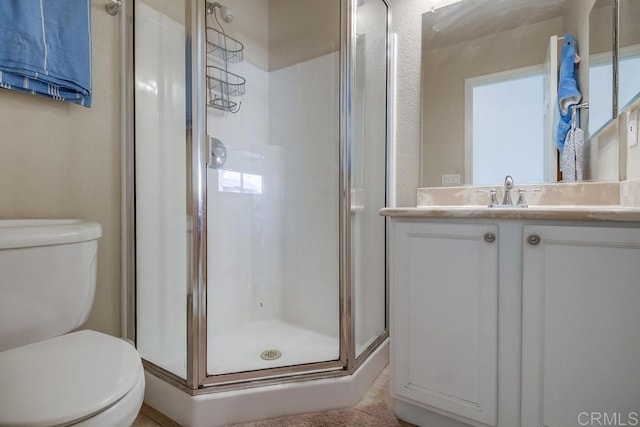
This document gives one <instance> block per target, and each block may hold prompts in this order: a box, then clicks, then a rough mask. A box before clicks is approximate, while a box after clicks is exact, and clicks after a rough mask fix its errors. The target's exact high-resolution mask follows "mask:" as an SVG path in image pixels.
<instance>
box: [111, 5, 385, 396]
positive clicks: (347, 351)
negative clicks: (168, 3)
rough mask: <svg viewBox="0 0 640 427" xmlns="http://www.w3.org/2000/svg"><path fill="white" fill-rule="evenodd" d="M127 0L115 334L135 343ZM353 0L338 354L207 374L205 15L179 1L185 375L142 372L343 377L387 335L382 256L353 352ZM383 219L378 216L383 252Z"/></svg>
mask: <svg viewBox="0 0 640 427" xmlns="http://www.w3.org/2000/svg"><path fill="white" fill-rule="evenodd" d="M380 1H381V2H382V3H384V5H385V6H386V10H387V17H386V59H387V61H386V62H387V63H386V70H385V71H386V117H385V119H386V126H385V128H386V134H385V144H386V146H385V153H386V156H385V157H386V158H385V169H386V171H387V172H388V171H390V170H391V167H390V164H389V162H390V160H391V156H390V153H391V148H390V140H391V135H390V133H389V130H390V127H391V120H392V114H391V104H390V99H391V93H392V86H391V79H390V76H391V72H392V70H391V57H392V55H391V54H392V52H391V42H390V39H391V6H390V4H389V1H388V0H380ZM133 2H134V0H126V1H125V2H124V6H125V7H124V8H123V12H124V13H123V21H124V22H123V28H124V31H123V37H122V48H123V62H124V64H125V67H124V71H123V82H124V84H123V102H122V107H123V123H124V126H123V147H122V148H123V149H122V161H123V182H122V190H123V196H122V202H123V209H122V222H123V225H122V251H123V253H122V282H123V292H122V307H123V313H124V315H123V316H122V328H121V329H122V334H123V336H125V337H127V338H129V339H131V340H133V341H134V342H135V341H136V255H135V253H136V242H135V97H134V88H135V69H134V59H135V58H134V52H133V45H134V28H133V27H134V7H133ZM356 2H357V0H340V8H341V10H340V21H341V23H340V101H339V105H340V132H339V151H340V180H339V182H340V185H339V186H340V195H339V197H340V200H339V210H340V227H339V228H340V230H339V241H340V248H339V267H340V268H339V270H340V272H339V284H338V286H339V295H340V300H339V313H340V314H339V316H340V319H339V325H340V343H339V346H340V349H339V358H338V359H337V360H332V361H323V362H312V363H305V364H299V365H292V366H283V367H275V368H266V369H259V370H251V371H244V372H237V373H228V374H218V375H208V374H207V306H206V304H207V303H206V301H207V294H206V292H207V286H206V283H207V276H206V275H207V265H206V262H207V247H206V243H207V234H206V233H207V188H206V187H207V185H206V174H207V164H206V159H207V158H208V153H207V148H208V147H207V143H206V108H207V107H206V90H204V88H205V87H206V85H205V69H206V68H205V67H206V46H205V45H206V40H205V39H204V37H205V33H204V31H199V30H200V29H204V28H205V16H206V1H205V0H185V8H186V10H185V37H186V40H185V41H186V44H185V45H186V46H187V51H186V52H185V53H186V58H187V60H186V68H187V70H186V71H187V74H186V75H187V82H186V87H185V89H186V90H185V93H186V94H187V100H190V101H191V103H190V105H188V107H187V114H188V112H189V111H191V113H192V115H191V116H190V117H189V116H188V117H187V118H186V120H187V127H186V135H185V137H186V147H187V156H186V157H187V200H186V214H187V218H188V227H187V230H188V234H187V262H188V273H187V275H188V277H187V295H186V297H187V298H186V301H187V334H186V336H187V342H186V343H185V346H186V353H187V358H186V360H187V374H186V378H181V377H180V376H178V375H176V374H174V373H172V372H170V371H168V370H166V369H164V368H162V367H160V366H158V365H156V364H154V363H153V362H151V361H148V360H146V359H143V365H144V367H145V369H147V370H148V371H149V372H150V373H152V374H154V375H155V376H158V377H159V378H161V379H163V380H165V381H167V382H169V383H170V384H172V385H174V386H176V387H178V388H180V389H181V390H183V391H185V392H187V393H189V394H192V395H197V394H203V393H212V392H217V391H226V390H234V389H243V388H250V387H257V386H264V385H269V384H276V383H283V382H293V381H308V380H311V379H319V378H328V377H338V376H345V375H351V374H353V373H354V371H355V370H356V369H357V368H358V367H359V366H360V365H361V364H362V363H363V362H364V361H365V360H366V359H367V358H368V357H369V356H370V355H371V354H372V353H373V352H374V351H375V350H376V349H377V348H378V347H379V346H380V345H381V344H382V343H383V342H384V341H385V340H386V339H387V338H388V336H389V332H388V331H389V313H388V306H389V289H388V286H389V280H388V275H389V271H388V270H389V269H388V260H387V259H386V258H387V257H386V255H385V295H386V298H385V307H384V309H385V328H384V331H383V332H382V334H380V335H379V336H378V337H377V338H376V339H375V340H374V341H373V342H372V343H371V344H370V345H369V346H368V347H367V349H365V350H364V351H363V352H362V353H361V354H360V355H359V356H358V357H356V346H355V324H354V310H355V307H354V301H353V298H352V294H353V288H354V283H353V281H352V280H351V277H352V275H351V274H352V272H351V261H352V260H351V249H352V248H351V154H350V153H351V148H352V142H353V126H352V115H351V113H352V111H351V109H352V101H353V82H354V78H355V70H354V64H355V46H356V33H355V24H356V13H354V11H356V10H357V6H356ZM386 182H387V183H386V186H385V200H386V204H387V205H388V204H389V202H390V197H389V195H390V182H391V181H390V180H389V179H388V178H387V179H386ZM387 229H388V221H387V220H385V254H386V253H387V243H386V240H387V237H386V236H387V232H388V231H387Z"/></svg>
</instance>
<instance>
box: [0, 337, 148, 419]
mask: <svg viewBox="0 0 640 427" xmlns="http://www.w3.org/2000/svg"><path fill="white" fill-rule="evenodd" d="M0 384H2V387H0V426H2V427H4V426H31V427H40V426H51V425H73V424H78V423H79V425H87V426H88V425H92V423H91V420H92V419H93V418H96V420H97V419H98V417H100V416H101V415H103V414H101V413H102V412H104V415H108V413H109V411H110V413H111V414H112V415H113V414H114V412H115V413H117V412H118V411H119V409H118V408H119V407H121V406H129V407H132V405H135V404H137V405H138V408H139V405H140V404H141V403H142V395H143V391H144V371H143V368H142V363H141V361H140V355H139V354H138V352H137V351H136V350H135V348H134V347H133V346H131V345H130V344H129V343H127V342H126V341H123V340H121V339H118V338H115V337H112V336H109V335H105V334H101V333H99V332H95V331H79V332H73V333H70V334H66V335H62V336H59V337H55V338H51V339H48V340H44V341H40V342H36V343H33V344H29V345H26V346H23V347H17V348H14V349H11V350H7V351H5V352H2V353H0ZM135 412H136V413H137V409H135ZM94 425H98V424H94ZM102 425H106V424H102Z"/></svg>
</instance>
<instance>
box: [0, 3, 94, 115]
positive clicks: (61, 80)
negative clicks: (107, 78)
mask: <svg viewBox="0 0 640 427" xmlns="http://www.w3.org/2000/svg"><path fill="white" fill-rule="evenodd" d="M90 6H91V3H90V0H56V1H53V0H0V87H3V88H5V89H13V90H17V91H20V92H27V93H32V94H38V95H43V96H47V97H49V98H53V99H58V100H63V101H69V102H73V103H74V104H80V105H84V106H85V107H90V106H91V9H90Z"/></svg>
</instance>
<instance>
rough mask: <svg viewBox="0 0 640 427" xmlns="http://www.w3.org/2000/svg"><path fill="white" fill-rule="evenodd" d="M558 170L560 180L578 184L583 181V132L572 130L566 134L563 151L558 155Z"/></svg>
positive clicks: (576, 129)
mask: <svg viewBox="0 0 640 427" xmlns="http://www.w3.org/2000/svg"><path fill="white" fill-rule="evenodd" d="M560 170H561V171H562V180H563V181H566V182H579V181H582V180H583V171H584V131H583V130H582V129H580V128H575V129H574V128H572V129H569V132H567V138H566V139H565V141H564V150H562V154H561V155H560Z"/></svg>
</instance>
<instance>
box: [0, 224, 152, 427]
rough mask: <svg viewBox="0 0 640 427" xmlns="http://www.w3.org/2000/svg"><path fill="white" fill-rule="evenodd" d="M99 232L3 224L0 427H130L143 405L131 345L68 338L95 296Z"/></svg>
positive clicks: (94, 335) (106, 338) (76, 335)
mask: <svg viewBox="0 0 640 427" xmlns="http://www.w3.org/2000/svg"><path fill="white" fill-rule="evenodd" d="M101 233H102V230H101V228H100V226H99V225H98V224H96V223H89V222H83V221H76V220H48V221H47V220H23V221H0V271H2V277H1V278H0V427H4V426H12V427H18V426H33V427H36V426H71V425H73V426H91V427H93V426H100V427H102V426H128V425H131V424H132V423H133V421H134V420H135V418H136V416H137V414H138V412H139V410H140V407H141V406H142V401H143V398H144V370H143V367H142V362H141V359H140V355H139V354H138V352H137V351H136V349H135V348H134V347H133V346H132V345H131V344H130V343H129V342H127V341H124V340H122V339H119V338H116V337H112V336H110V335H106V334H102V333H99V332H95V331H90V330H83V331H76V332H69V331H71V330H73V329H76V328H77V327H78V326H80V325H82V324H83V323H84V322H85V321H86V318H87V316H88V313H89V310H90V308H91V305H92V303H93V294H94V292H95V273H96V261H97V239H98V238H99V237H100V235H101Z"/></svg>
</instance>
